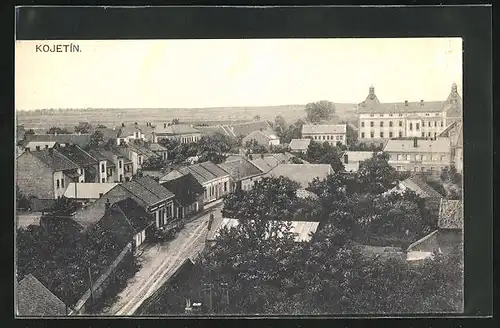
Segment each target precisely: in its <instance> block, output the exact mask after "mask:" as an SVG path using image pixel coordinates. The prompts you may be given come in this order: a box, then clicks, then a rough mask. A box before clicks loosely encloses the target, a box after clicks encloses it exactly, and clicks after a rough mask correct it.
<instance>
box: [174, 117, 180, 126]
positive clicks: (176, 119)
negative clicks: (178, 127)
mask: <svg viewBox="0 0 500 328" xmlns="http://www.w3.org/2000/svg"><path fill="white" fill-rule="evenodd" d="M175 124H180V120H179V119H178V118H174V119H173V120H172V125H175Z"/></svg>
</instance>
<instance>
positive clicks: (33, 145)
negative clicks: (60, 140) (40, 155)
mask: <svg viewBox="0 0 500 328" xmlns="http://www.w3.org/2000/svg"><path fill="white" fill-rule="evenodd" d="M56 145H57V142H55V141H30V142H28V143H27V144H26V146H24V148H29V149H36V146H38V147H40V149H43V148H45V146H47V147H48V148H54V147H55V146H56Z"/></svg>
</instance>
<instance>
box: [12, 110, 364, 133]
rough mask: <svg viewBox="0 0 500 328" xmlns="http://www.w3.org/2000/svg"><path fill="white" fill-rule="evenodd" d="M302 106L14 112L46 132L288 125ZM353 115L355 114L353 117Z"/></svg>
mask: <svg viewBox="0 0 500 328" xmlns="http://www.w3.org/2000/svg"><path fill="white" fill-rule="evenodd" d="M304 108H305V106H304V105H284V106H265V107H220V108H180V109H172V108H131V109H129V108H127V109H80V110H79V109H63V110H58V109H54V110H41V111H18V112H17V113H16V114H17V121H18V122H17V123H18V124H24V126H25V128H26V129H34V130H36V129H41V130H47V129H49V128H50V127H52V126H58V127H65V128H71V129H72V128H73V127H74V126H75V125H77V124H78V123H79V122H89V123H90V124H93V125H97V124H103V125H106V126H107V127H113V126H118V125H120V124H121V123H125V124H127V123H129V124H130V123H134V122H137V123H139V124H144V123H145V122H146V121H148V122H152V123H153V124H155V122H170V121H172V120H173V119H175V118H177V119H179V120H180V121H181V122H186V123H189V124H194V125H196V124H209V125H212V124H229V123H237V122H244V121H249V120H252V119H253V118H254V117H255V116H257V115H258V116H260V118H261V119H264V120H270V121H274V118H275V117H276V116H277V115H282V116H283V117H284V118H285V120H286V121H287V123H289V124H291V123H293V122H295V121H296V120H298V119H303V118H304V117H305V111H304ZM336 109H337V115H339V116H340V118H341V119H346V118H349V117H350V116H352V115H353V114H354V105H353V104H336ZM354 116H355V115H354Z"/></svg>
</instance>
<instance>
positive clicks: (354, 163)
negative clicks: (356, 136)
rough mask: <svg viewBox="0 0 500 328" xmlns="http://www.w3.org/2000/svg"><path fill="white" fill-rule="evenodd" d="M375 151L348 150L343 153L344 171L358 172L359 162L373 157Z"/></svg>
mask: <svg viewBox="0 0 500 328" xmlns="http://www.w3.org/2000/svg"><path fill="white" fill-rule="evenodd" d="M374 154H375V153H374V152H372V151H346V152H344V153H343V154H342V163H343V164H344V171H346V172H357V171H358V170H359V164H360V163H361V162H363V161H366V160H367V159H370V158H372V157H373V155H374Z"/></svg>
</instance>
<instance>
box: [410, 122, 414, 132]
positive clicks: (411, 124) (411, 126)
mask: <svg viewBox="0 0 500 328" xmlns="http://www.w3.org/2000/svg"><path fill="white" fill-rule="evenodd" d="M411 130H413V123H410V131H411Z"/></svg>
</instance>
